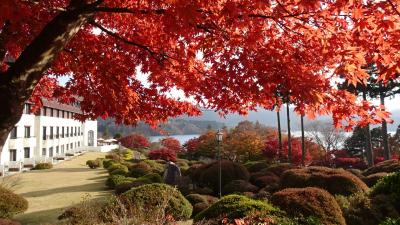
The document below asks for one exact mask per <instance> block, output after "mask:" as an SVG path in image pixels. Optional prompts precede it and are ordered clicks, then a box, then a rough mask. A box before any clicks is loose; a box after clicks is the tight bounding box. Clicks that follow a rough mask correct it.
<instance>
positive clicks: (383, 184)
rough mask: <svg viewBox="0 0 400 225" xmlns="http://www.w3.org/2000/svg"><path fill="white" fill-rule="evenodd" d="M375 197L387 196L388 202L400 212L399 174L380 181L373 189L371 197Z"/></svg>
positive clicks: (390, 175)
mask: <svg viewBox="0 0 400 225" xmlns="http://www.w3.org/2000/svg"><path fill="white" fill-rule="evenodd" d="M377 195H386V196H389V199H390V201H391V202H392V203H393V205H395V206H396V209H397V210H398V211H400V204H399V202H400V172H398V173H393V174H389V175H388V176H385V177H383V178H382V179H380V180H379V181H378V182H377V183H376V184H375V185H374V186H373V187H372V191H371V196H372V197H375V196H377Z"/></svg>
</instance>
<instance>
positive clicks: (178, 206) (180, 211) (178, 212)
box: [121, 184, 193, 220]
mask: <svg viewBox="0 0 400 225" xmlns="http://www.w3.org/2000/svg"><path fill="white" fill-rule="evenodd" d="M121 197H122V201H123V202H125V203H126V205H128V206H130V207H135V208H136V210H141V211H143V213H147V214H149V215H150V214H151V212H154V211H155V210H157V207H158V209H159V207H163V206H165V214H166V215H171V216H173V218H174V219H175V220H187V219H189V218H190V216H191V215H192V210H193V207H192V205H191V204H190V203H189V201H188V200H186V198H185V197H183V195H182V194H181V193H180V192H179V191H178V190H177V189H175V188H173V187H171V186H169V185H166V184H146V185H143V186H140V187H137V188H133V189H131V190H129V191H127V192H125V193H124V194H122V195H121ZM164 204H165V205H164Z"/></svg>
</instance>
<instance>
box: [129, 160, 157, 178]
mask: <svg viewBox="0 0 400 225" xmlns="http://www.w3.org/2000/svg"><path fill="white" fill-rule="evenodd" d="M152 170H153V169H152V167H151V166H150V165H149V164H147V163H145V162H143V161H142V162H139V163H136V164H133V165H132V166H130V167H129V176H131V177H141V176H144V175H146V174H149V173H151V172H152Z"/></svg>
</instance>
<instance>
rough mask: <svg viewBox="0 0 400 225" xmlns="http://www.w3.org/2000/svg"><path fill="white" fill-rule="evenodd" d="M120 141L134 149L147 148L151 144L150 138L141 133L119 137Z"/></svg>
mask: <svg viewBox="0 0 400 225" xmlns="http://www.w3.org/2000/svg"><path fill="white" fill-rule="evenodd" d="M118 141H119V142H121V145H122V146H125V147H127V148H132V149H135V148H147V147H149V146H150V142H149V140H148V139H147V138H146V137H145V136H143V135H140V134H131V135H128V136H125V137H122V138H120V139H118Z"/></svg>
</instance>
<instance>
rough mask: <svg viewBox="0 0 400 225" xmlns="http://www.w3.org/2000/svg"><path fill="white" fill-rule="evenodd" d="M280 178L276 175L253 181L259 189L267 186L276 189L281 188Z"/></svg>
mask: <svg viewBox="0 0 400 225" xmlns="http://www.w3.org/2000/svg"><path fill="white" fill-rule="evenodd" d="M279 182H280V178H279V177H278V176H276V175H270V176H268V175H267V176H261V177H257V178H255V179H254V181H252V183H253V184H255V185H256V186H257V187H259V188H264V187H266V186H269V187H274V188H275V189H276V188H278V187H279Z"/></svg>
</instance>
